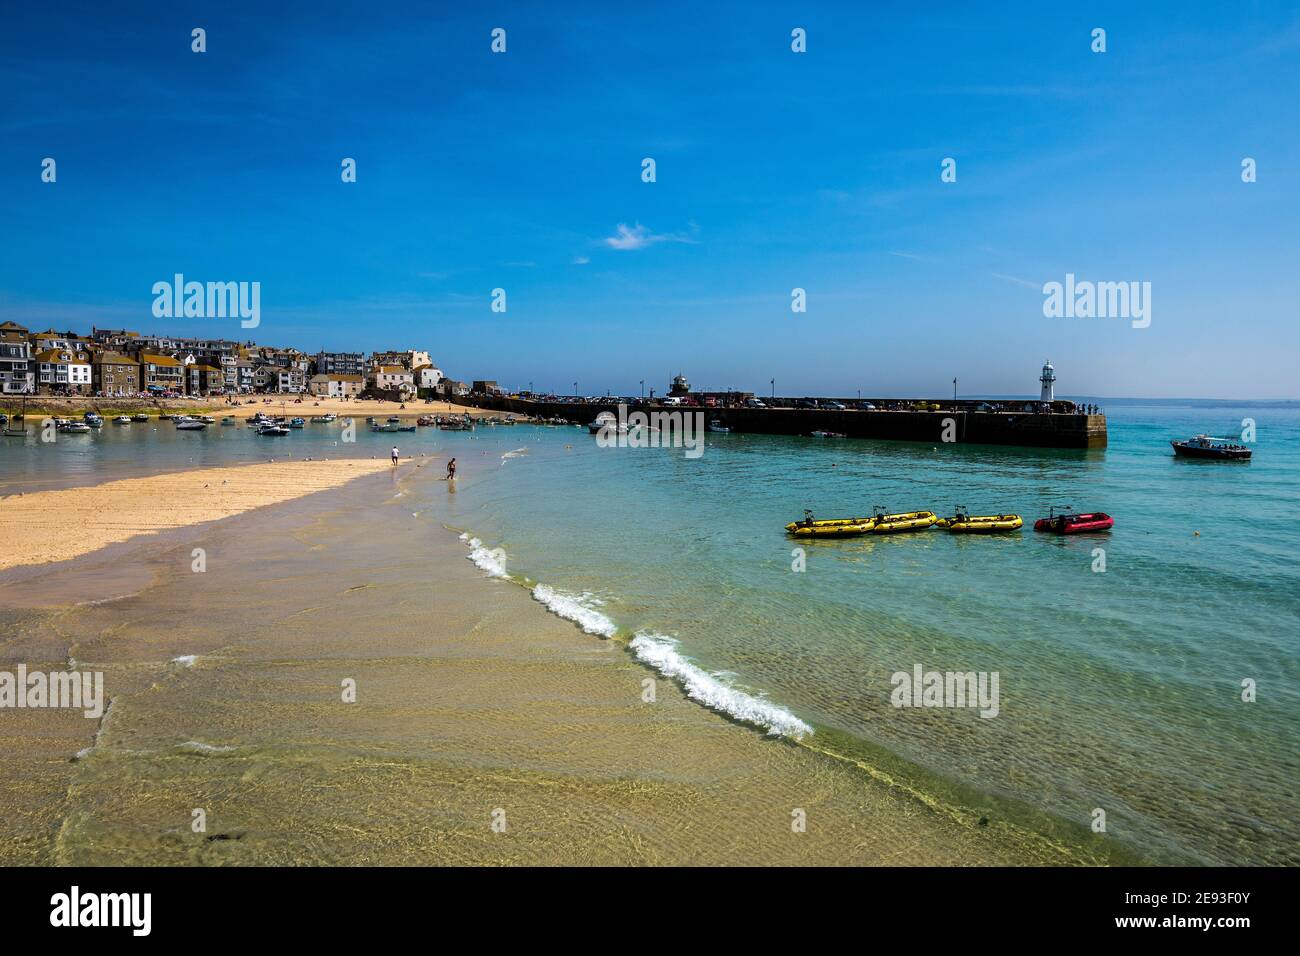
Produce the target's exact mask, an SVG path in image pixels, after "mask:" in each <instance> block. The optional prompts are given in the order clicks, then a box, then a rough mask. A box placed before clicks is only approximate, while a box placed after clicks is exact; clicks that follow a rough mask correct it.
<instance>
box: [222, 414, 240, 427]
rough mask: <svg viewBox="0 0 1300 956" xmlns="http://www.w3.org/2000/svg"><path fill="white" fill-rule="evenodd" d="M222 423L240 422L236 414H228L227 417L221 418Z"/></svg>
mask: <svg viewBox="0 0 1300 956" xmlns="http://www.w3.org/2000/svg"><path fill="white" fill-rule="evenodd" d="M221 424H223V425H238V424H239V422H238V421H237V420H236V419H235V416H234V415H227V416H226V417H225V418H223V419H221Z"/></svg>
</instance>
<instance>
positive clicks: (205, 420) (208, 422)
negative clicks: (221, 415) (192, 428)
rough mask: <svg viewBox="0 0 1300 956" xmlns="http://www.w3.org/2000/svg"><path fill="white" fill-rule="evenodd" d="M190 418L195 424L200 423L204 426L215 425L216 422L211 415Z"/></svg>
mask: <svg viewBox="0 0 1300 956" xmlns="http://www.w3.org/2000/svg"><path fill="white" fill-rule="evenodd" d="M190 417H191V418H193V419H194V420H195V421H197V422H202V423H203V424H205V425H215V424H216V423H217V420H216V419H215V418H213V417H212V416H211V415H191V416H190Z"/></svg>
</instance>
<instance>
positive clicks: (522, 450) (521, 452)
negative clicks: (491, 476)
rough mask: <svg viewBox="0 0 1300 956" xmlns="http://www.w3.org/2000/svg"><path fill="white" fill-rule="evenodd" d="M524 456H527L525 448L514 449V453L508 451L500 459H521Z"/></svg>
mask: <svg viewBox="0 0 1300 956" xmlns="http://www.w3.org/2000/svg"><path fill="white" fill-rule="evenodd" d="M526 454H528V449H527V448H516V449H515V450H514V451H508V452H506V453H505V454H504V455H502V456H501V457H502V458H521V457H523V456H524V455H526Z"/></svg>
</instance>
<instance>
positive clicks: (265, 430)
mask: <svg viewBox="0 0 1300 956" xmlns="http://www.w3.org/2000/svg"><path fill="white" fill-rule="evenodd" d="M257 433H258V434H259V435H266V436H268V437H270V438H279V437H280V436H281V435H287V434H289V429H287V428H285V427H284V426H283V425H275V424H272V423H271V422H267V423H265V424H263V425H261V426H260V427H259V428H258V429H257Z"/></svg>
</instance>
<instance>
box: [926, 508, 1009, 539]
mask: <svg viewBox="0 0 1300 956" xmlns="http://www.w3.org/2000/svg"><path fill="white" fill-rule="evenodd" d="M1024 524H1025V523H1024V521H1023V520H1021V517H1020V515H972V514H971V513H970V512H969V511H968V510H967V509H966V508H962V507H958V508H957V509H956V514H954V515H953V516H952V517H951V518H940V519H939V520H938V521H936V522H935V526H936V527H939V528H947V529H948V530H949V531H950V532H952V533H953V534H998V533H1000V532H1003V531H1019V530H1020V529H1021V528H1022V527H1024Z"/></svg>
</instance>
